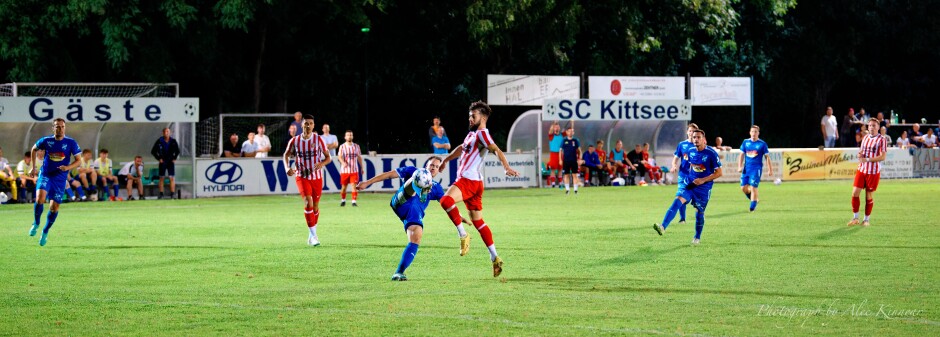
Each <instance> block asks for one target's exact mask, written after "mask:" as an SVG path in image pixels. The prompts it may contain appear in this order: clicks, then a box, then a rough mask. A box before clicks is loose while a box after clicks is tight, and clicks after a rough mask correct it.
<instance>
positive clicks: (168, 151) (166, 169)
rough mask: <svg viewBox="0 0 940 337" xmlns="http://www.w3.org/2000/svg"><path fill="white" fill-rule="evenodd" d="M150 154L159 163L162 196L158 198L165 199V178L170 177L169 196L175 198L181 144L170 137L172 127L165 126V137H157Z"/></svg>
mask: <svg viewBox="0 0 940 337" xmlns="http://www.w3.org/2000/svg"><path fill="white" fill-rule="evenodd" d="M150 154H152V155H153V157H154V158H156V159H157V162H158V163H159V165H158V166H159V170H158V171H159V173H158V175H159V177H160V182H159V183H158V184H157V188H158V189H159V190H160V196H158V197H157V198H158V199H163V179H164V178H167V177H169V178H170V195H169V196H168V197H169V198H170V199H173V196H174V195H176V159H177V158H179V156H180V145H179V143H177V142H176V139H175V138H173V137H170V128H163V137H160V138H157V141H156V142H154V144H153V148H152V149H150Z"/></svg>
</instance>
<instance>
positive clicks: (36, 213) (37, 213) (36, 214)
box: [33, 202, 45, 226]
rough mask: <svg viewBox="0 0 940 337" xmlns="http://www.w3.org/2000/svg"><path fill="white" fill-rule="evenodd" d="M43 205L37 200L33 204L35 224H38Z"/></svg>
mask: <svg viewBox="0 0 940 337" xmlns="http://www.w3.org/2000/svg"><path fill="white" fill-rule="evenodd" d="M44 205H45V204H40V203H38V202H37V203H35V204H34V205H33V216H34V217H35V219H36V220H35V221H34V222H33V223H34V224H36V225H37V226H38V225H39V218H41V217H42V208H43V206H44Z"/></svg>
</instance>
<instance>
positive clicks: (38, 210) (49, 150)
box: [29, 118, 82, 246]
mask: <svg viewBox="0 0 940 337" xmlns="http://www.w3.org/2000/svg"><path fill="white" fill-rule="evenodd" d="M52 131H53V135H52V136H46V137H42V138H40V139H39V140H38V141H36V144H34V145H33V149H32V152H31V154H30V159H31V162H33V163H35V162H36V151H39V150H44V151H45V152H46V155H45V159H44V160H43V162H42V166H41V167H39V168H38V169H39V179H38V180H37V182H36V191H37V194H36V204H35V205H34V206H33V216H34V221H33V224H32V227H30V229H29V236H35V235H36V230H37V229H38V228H39V219H40V217H42V210H43V206H44V205H45V204H46V197H49V199H51V201H52V205H51V206H49V214H48V216H47V217H46V226H45V227H43V229H42V236H40V237H39V245H40V246H45V245H46V241H47V240H48V238H49V229H50V228H52V224H54V223H55V219H56V217H58V216H59V204H61V203H62V193H63V192H64V191H63V189H65V188H67V187H66V183H67V180H68V175H69V171H71V170H72V169H74V168H76V167H78V166H79V165H81V164H82V155H81V153H82V149H81V148H79V147H78V142H76V141H75V140H74V139H72V138H69V137H66V136H65V119H62V118H56V119H55V120H54V121H52ZM73 160H74V161H73ZM36 166H37V165H33V167H32V169H30V171H29V175H30V176H36V169H37V167H36Z"/></svg>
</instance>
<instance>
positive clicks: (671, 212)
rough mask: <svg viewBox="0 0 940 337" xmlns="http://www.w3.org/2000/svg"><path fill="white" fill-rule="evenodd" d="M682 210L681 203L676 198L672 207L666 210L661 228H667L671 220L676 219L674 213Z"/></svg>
mask: <svg viewBox="0 0 940 337" xmlns="http://www.w3.org/2000/svg"><path fill="white" fill-rule="evenodd" d="M681 208H682V202H681V201H679V198H676V199H675V200H673V201H672V205H670V206H669V209H668V210H666V216H664V217H663V223H662V226H663V228H666V227H669V223H670V222H672V219H675V218H676V212H679V209H681Z"/></svg>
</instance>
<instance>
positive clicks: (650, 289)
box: [508, 276, 839, 299]
mask: <svg viewBox="0 0 940 337" xmlns="http://www.w3.org/2000/svg"><path fill="white" fill-rule="evenodd" d="M508 282H521V283H533V284H544V285H547V286H551V287H552V288H553V289H558V290H565V291H576V292H604V293H660V294H693V295H701V294H711V295H753V296H769V297H794V298H821V299H833V298H839V297H834V296H827V295H815V294H807V293H786V292H779V291H763V290H742V289H718V290H716V289H698V288H666V287H657V286H641V285H638V284H642V283H648V282H649V280H648V279H641V278H636V279H602V278H592V277H557V276H550V277H542V278H540V277H528V278H510V279H508ZM624 283H633V284H637V285H632V284H624Z"/></svg>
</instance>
